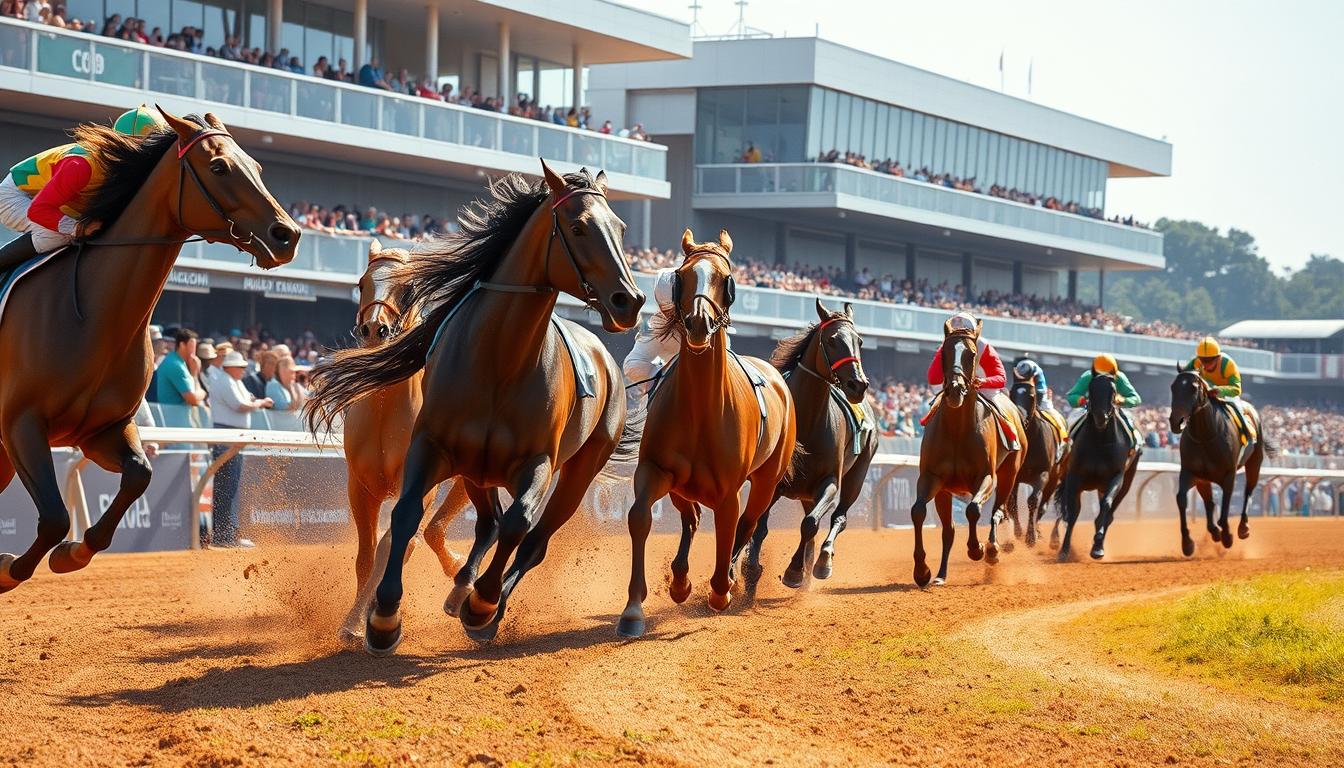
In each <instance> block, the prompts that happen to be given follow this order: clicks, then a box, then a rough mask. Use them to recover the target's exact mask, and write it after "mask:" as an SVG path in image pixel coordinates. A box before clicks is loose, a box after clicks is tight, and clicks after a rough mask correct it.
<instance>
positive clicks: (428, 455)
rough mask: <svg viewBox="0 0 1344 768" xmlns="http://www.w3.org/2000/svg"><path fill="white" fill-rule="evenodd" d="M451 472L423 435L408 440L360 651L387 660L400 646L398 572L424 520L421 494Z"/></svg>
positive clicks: (400, 593)
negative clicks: (384, 556) (398, 494)
mask: <svg viewBox="0 0 1344 768" xmlns="http://www.w3.org/2000/svg"><path fill="white" fill-rule="evenodd" d="M450 472H451V469H450V467H449V465H448V462H447V461H446V460H445V458H444V456H443V454H442V453H440V451H439V449H438V448H437V447H436V446H435V445H434V443H433V442H432V441H431V440H430V439H429V438H428V437H426V436H425V435H423V434H417V435H414V436H413V437H412V438H411V446H410V448H409V449H408V450H407V451H406V461H405V463H404V464H403V465H402V477H401V497H400V498H398V499H397V504H396V506H394V507H393V508H392V526H391V528H389V529H388V533H389V534H391V545H390V546H389V547H388V553H387V566H386V567H385V568H384V569H383V577H382V579H381V580H380V581H379V582H378V589H377V590H376V591H375V592H374V599H373V602H372V603H371V604H370V605H369V613H368V616H367V618H365V620H364V650H365V651H367V652H369V653H370V654H372V655H374V656H387V655H390V654H392V653H394V652H396V650H397V646H398V645H400V644H401V598H402V594H403V592H404V590H403V586H402V571H403V570H404V566H405V564H406V554H407V550H408V549H409V547H410V545H411V539H412V538H414V537H415V534H416V533H418V532H419V531H420V520H421V518H423V517H424V516H425V502H424V496H425V492H426V490H427V489H429V488H433V487H434V486H436V485H438V484H439V483H441V482H443V480H444V478H446V477H448V476H449V474H450Z"/></svg>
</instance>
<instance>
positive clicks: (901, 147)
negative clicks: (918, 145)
mask: <svg viewBox="0 0 1344 768" xmlns="http://www.w3.org/2000/svg"><path fill="white" fill-rule="evenodd" d="M897 111H898V112H899V113H900V115H901V127H900V128H899V129H898V130H897V136H898V137H899V143H898V144H897V148H896V159H897V160H899V161H900V163H901V165H904V166H906V167H907V170H908V169H909V166H910V165H911V163H912V162H913V161H912V160H911V158H912V157H913V156H914V155H913V152H914V150H913V149H912V148H911V139H912V138H913V136H912V134H913V133H914V128H913V127H912V126H913V124H914V119H915V116H914V113H913V112H911V111H910V110H908V109H898V110H897Z"/></svg>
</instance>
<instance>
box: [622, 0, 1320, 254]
mask: <svg viewBox="0 0 1344 768" xmlns="http://www.w3.org/2000/svg"><path fill="white" fill-rule="evenodd" d="M623 2H626V4H628V5H633V6H637V7H642V8H647V9H649V10H652V11H655V12H657V13H660V14H663V15H666V16H671V17H674V18H680V19H685V20H690V18H691V13H690V11H689V10H688V8H687V6H688V5H689V4H690V3H691V2H692V0H623ZM699 2H700V4H701V5H702V6H703V8H702V9H701V11H700V24H701V26H702V27H703V28H704V30H705V32H707V33H708V34H724V33H727V32H729V31H730V30H731V29H732V28H733V26H734V25H735V23H736V22H737V15H738V8H737V5H736V3H735V2H734V0H699ZM746 20H747V24H748V25H750V26H752V27H756V28H758V29H764V30H766V31H769V32H773V33H774V34H776V35H782V34H788V35H791V36H804V35H806V36H810V35H812V34H814V32H815V31H816V29H817V25H818V24H819V25H820V32H821V36H822V37H824V38H827V39H829V40H833V41H835V42H838V43H843V44H845V45H850V46H853V47H855V48H860V49H863V50H866V51H870V52H873V53H877V54H880V55H882V56H886V57H888V58H892V59H896V60H898V61H901V62H904V63H907V64H912V65H914V66H917V67H922V68H924V69H929V70H932V71H934V72H938V73H941V74H945V75H949V76H951V77H955V78H958V79H961V80H966V81H969V82H972V83H976V84H979V85H983V86H986V87H991V88H998V87H999V69H998V63H999V53H1000V51H1004V52H1005V60H1006V65H1005V70H1006V80H1007V87H1006V90H1007V91H1008V92H1009V93H1011V94H1014V95H1018V96H1026V95H1027V68H1028V65H1029V64H1031V63H1032V62H1033V61H1034V66H1033V71H1032V93H1031V98H1032V99H1033V100H1035V101H1038V102H1040V103H1042V104H1046V105H1049V106H1052V107H1056V108H1059V109H1064V110H1067V111H1069V112H1073V113H1076V114H1079V115H1083V116H1085V117H1089V118H1092V119H1095V120H1100V121H1102V122H1105V123H1109V124H1112V125H1115V126H1118V127H1121V128H1125V129H1127V130H1131V131H1136V132H1138V133H1142V134H1145V135H1148V136H1153V137H1156V138H1162V137H1165V138H1166V139H1167V140H1168V141H1170V142H1171V143H1172V145H1173V152H1172V166H1173V170H1172V176H1171V178H1166V179H1162V178H1159V179H1115V180H1112V181H1111V182H1110V183H1109V187H1108V191H1107V214H1108V215H1109V214H1114V213H1121V214H1124V213H1130V212H1132V213H1134V214H1135V215H1137V216H1138V217H1139V218H1140V219H1142V220H1144V221H1152V220H1155V219H1157V218H1159V217H1161V216H1167V217H1172V218H1190V219H1198V220H1200V221H1203V222H1205V223H1208V224H1211V225H1214V226H1218V227H1220V228H1222V229H1224V230H1226V229H1227V228H1229V227H1237V228H1239V229H1243V230H1246V231H1248V232H1250V233H1251V234H1252V235H1254V236H1255V238H1256V240H1257V241H1258V242H1259V244H1260V253H1261V254H1262V255H1263V256H1265V257H1266V258H1268V259H1269V260H1270V262H1272V263H1273V264H1274V265H1275V266H1276V267H1284V266H1287V267H1293V268H1298V267H1300V266H1301V265H1302V264H1303V263H1305V262H1306V260H1307V257H1308V255H1309V254H1312V253H1328V254H1331V255H1333V256H1336V257H1338V258H1344V148H1342V147H1344V1H1341V0H1333V1H1332V0H1314V1H1312V2H1301V1H1299V0H1278V2H1262V3H1252V2H1245V1H1244V0H1221V1H1217V2H1215V1H1214V0H1199V1H1195V0H1178V1H1176V2H1171V1H1170V0H1167V1H1166V2H1160V1H1157V0H1128V1H1127V2H1107V3H1102V2H1076V1H1075V2H1031V3H1027V2H990V1H982V0H937V1H934V0H919V1H918V2H910V1H909V0H751V1H750V3H749V5H748V6H747V8H746ZM697 33H699V30H697Z"/></svg>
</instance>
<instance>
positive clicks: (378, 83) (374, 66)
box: [359, 56, 391, 91]
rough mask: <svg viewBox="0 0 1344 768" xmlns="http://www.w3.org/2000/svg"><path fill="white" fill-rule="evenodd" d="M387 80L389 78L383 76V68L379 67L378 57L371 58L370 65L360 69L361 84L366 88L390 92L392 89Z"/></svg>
mask: <svg viewBox="0 0 1344 768" xmlns="http://www.w3.org/2000/svg"><path fill="white" fill-rule="evenodd" d="M386 79H387V76H386V75H385V74H383V69H382V67H379V66H378V57H377V56H373V57H371V58H370V59H369V63H367V64H365V65H364V66H362V67H360V68H359V84H360V85H362V86H364V87H365V88H378V89H381V90H384V91H389V90H391V88H389V87H388V85H387V82H386Z"/></svg>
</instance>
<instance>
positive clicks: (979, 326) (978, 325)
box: [975, 317, 985, 339]
mask: <svg viewBox="0 0 1344 768" xmlns="http://www.w3.org/2000/svg"><path fill="white" fill-rule="evenodd" d="M984 330H985V319H984V318H982V317H978V318H976V319H975V338H977V339H978V338H980V334H981V332H983V331H984Z"/></svg>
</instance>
